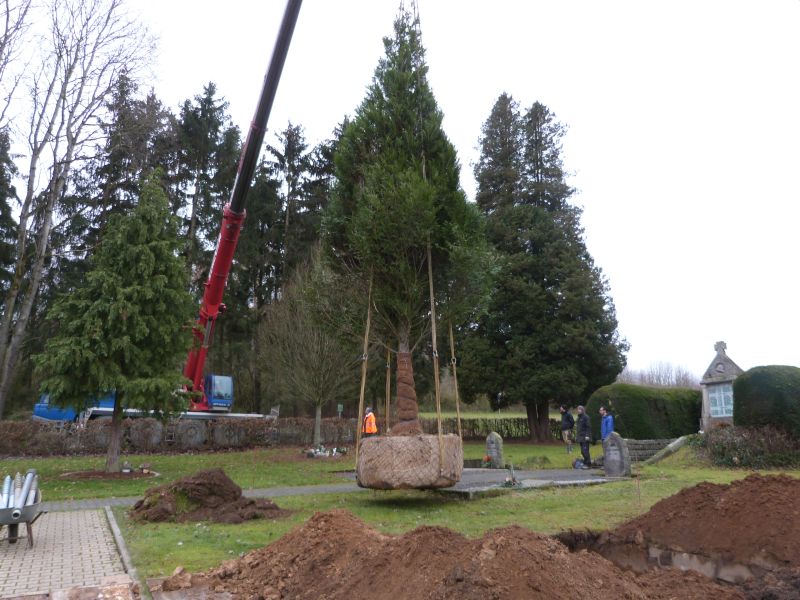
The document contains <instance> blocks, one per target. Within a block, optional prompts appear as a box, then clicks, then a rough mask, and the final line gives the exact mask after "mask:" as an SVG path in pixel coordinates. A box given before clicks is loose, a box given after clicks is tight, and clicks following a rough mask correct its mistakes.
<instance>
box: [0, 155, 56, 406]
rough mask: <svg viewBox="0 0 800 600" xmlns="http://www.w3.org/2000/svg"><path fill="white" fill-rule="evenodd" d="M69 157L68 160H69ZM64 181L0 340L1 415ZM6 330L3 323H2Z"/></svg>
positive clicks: (52, 198) (49, 203)
mask: <svg viewBox="0 0 800 600" xmlns="http://www.w3.org/2000/svg"><path fill="white" fill-rule="evenodd" d="M68 158H69V157H68ZM64 169H65V173H66V172H68V171H69V166H66V167H64ZM64 181H65V180H64V178H63V177H58V178H57V179H56V182H55V184H54V186H53V187H54V189H52V190H51V191H50V193H49V197H48V200H47V204H46V206H45V207H44V211H43V213H44V214H43V216H44V218H43V219H42V225H41V229H40V230H39V233H38V234H37V240H36V249H35V260H34V263H33V265H31V266H30V268H29V276H30V283H29V284H28V286H27V289H25V291H24V293H23V296H22V303H21V305H20V309H19V314H18V315H17V321H16V323H14V326H13V331H12V332H11V337H10V339H3V340H2V343H4V344H5V351H4V352H3V353H2V356H3V358H2V363H0V416H2V414H3V409H4V408H5V404H6V398H8V394H9V392H10V391H11V384H12V383H13V381H14V376H15V374H16V371H17V358H18V354H19V348H20V346H21V345H22V342H23V340H24V339H25V335H26V334H27V331H28V319H29V318H30V316H31V311H32V310H33V304H34V300H35V299H36V296H37V294H38V293H39V285H40V284H41V282H42V274H43V272H44V260H45V257H46V254H47V248H48V245H49V242H50V229H51V227H52V223H53V208H54V206H55V201H56V198H57V197H58V196H59V195H60V194H61V191H62V189H63V187H64ZM3 329H4V330H5V322H4V323H3Z"/></svg>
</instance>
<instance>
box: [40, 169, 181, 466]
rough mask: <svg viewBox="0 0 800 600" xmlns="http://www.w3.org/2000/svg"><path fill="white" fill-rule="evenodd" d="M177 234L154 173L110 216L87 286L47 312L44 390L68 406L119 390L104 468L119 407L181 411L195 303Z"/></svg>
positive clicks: (112, 450) (111, 457)
mask: <svg viewBox="0 0 800 600" xmlns="http://www.w3.org/2000/svg"><path fill="white" fill-rule="evenodd" d="M177 234H178V230H177V222H176V219H175V218H174V217H172V216H171V215H170V212H169V204H168V201H167V196H166V193H165V192H164V190H163V189H162V187H161V184H160V182H159V177H158V176H157V175H152V176H151V177H150V178H149V179H148V181H147V183H145V185H144V187H143V189H142V193H141V196H140V198H139V201H138V204H137V206H136V208H135V209H134V210H133V211H132V212H130V213H127V214H124V215H114V216H113V217H112V219H111V222H110V223H109V226H108V228H107V230H106V232H105V235H104V236H103V240H102V242H101V244H100V245H99V247H98V248H97V250H96V252H95V253H94V254H93V255H92V257H91V258H90V262H91V269H90V271H89V272H88V273H87V275H86V280H85V282H84V284H83V285H81V286H80V287H78V288H77V289H75V290H74V291H73V292H71V293H70V294H67V295H63V296H61V297H60V298H59V299H58V300H57V301H56V302H55V303H54V304H53V307H52V308H51V310H50V311H49V313H48V318H49V319H50V320H52V321H54V322H56V324H57V331H56V333H55V335H53V337H51V338H50V339H49V340H48V342H47V346H46V349H45V352H44V353H43V354H41V355H39V356H38V357H37V358H36V362H37V366H38V368H39V370H40V372H41V374H42V376H43V377H44V380H43V383H42V391H43V392H46V393H49V394H50V396H51V399H52V400H53V401H54V402H57V403H62V404H73V405H80V404H81V403H82V402H83V401H84V400H85V399H86V398H87V397H89V396H90V395H92V394H96V393H98V392H104V391H110V390H114V391H115V392H116V402H115V405H114V412H113V417H112V426H111V437H110V442H109V447H108V454H107V457H106V470H107V471H116V470H118V466H119V453H120V447H121V441H122V416H123V412H122V411H123V407H126V408H139V409H142V410H146V411H157V412H162V413H163V412H169V411H172V410H177V409H179V408H182V407H183V406H185V402H186V399H185V398H181V397H180V396H179V395H176V393H175V390H176V389H179V388H180V387H181V385H182V384H183V383H184V382H185V378H184V377H183V375H182V373H181V361H182V359H184V358H185V356H186V352H187V350H188V348H189V346H190V344H191V333H190V329H191V328H190V326H189V324H190V321H191V318H192V315H193V311H194V308H195V306H194V302H193V300H192V298H191V296H190V295H189V293H188V291H187V279H186V270H185V267H184V263H183V259H182V258H181V257H180V256H179V255H178V249H179V241H178V237H177Z"/></svg>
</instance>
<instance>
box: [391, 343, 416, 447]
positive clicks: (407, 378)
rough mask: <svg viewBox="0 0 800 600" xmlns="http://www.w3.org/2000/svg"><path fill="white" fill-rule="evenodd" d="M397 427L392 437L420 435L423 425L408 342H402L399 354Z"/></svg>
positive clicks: (396, 402)
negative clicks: (420, 420)
mask: <svg viewBox="0 0 800 600" xmlns="http://www.w3.org/2000/svg"><path fill="white" fill-rule="evenodd" d="M395 406H397V419H398V422H397V425H395V426H394V427H392V435H419V434H421V433H422V425H420V422H419V406H418V405H417V392H416V389H415V387H414V366H413V365H412V363H411V352H409V349H408V342H407V341H403V340H401V341H400V344H399V350H398V352H397V400H396V401H395Z"/></svg>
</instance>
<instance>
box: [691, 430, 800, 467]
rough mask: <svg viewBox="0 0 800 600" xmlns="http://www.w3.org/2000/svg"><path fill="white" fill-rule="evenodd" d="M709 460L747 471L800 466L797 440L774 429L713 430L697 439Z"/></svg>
mask: <svg viewBox="0 0 800 600" xmlns="http://www.w3.org/2000/svg"><path fill="white" fill-rule="evenodd" d="M700 447H701V448H703V449H705V451H706V452H707V453H708V457H709V458H710V459H711V461H712V462H713V463H714V464H715V465H718V466H721V467H744V468H748V469H769V468H776V467H777V468H787V467H796V466H798V465H800V439H798V438H796V437H794V436H792V435H791V434H789V433H787V432H786V431H784V430H783V429H778V428H777V427H771V426H765V427H730V426H727V427H726V426H719V427H712V428H711V429H710V430H709V431H706V432H705V434H704V435H703V436H702V438H700Z"/></svg>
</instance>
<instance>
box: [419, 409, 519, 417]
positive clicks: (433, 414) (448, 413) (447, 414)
mask: <svg viewBox="0 0 800 600" xmlns="http://www.w3.org/2000/svg"><path fill="white" fill-rule="evenodd" d="M419 416H420V417H421V418H423V419H435V418H436V412H435V411H433V412H421V413H419ZM442 417H444V418H446V419H447V418H450V419H455V417H456V411H454V410H448V411H442ZM526 417H527V415H526V414H525V413H524V412H505V411H500V412H466V411H463V410H462V411H461V418H462V419H525V418H526Z"/></svg>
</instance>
